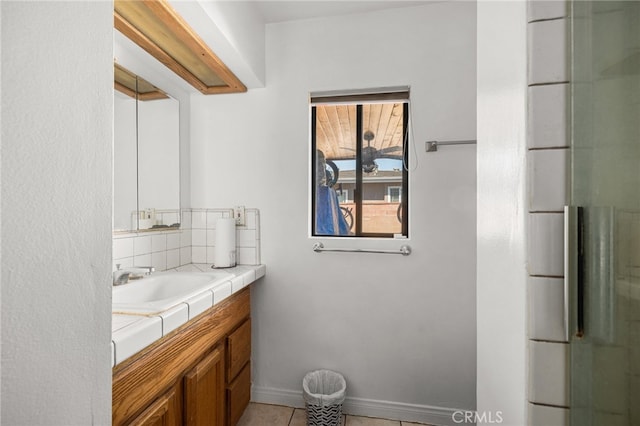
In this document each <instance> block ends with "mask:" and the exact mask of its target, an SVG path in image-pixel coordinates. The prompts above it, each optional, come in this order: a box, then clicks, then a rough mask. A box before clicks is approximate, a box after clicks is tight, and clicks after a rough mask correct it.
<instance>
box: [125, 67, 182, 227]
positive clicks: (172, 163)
mask: <svg viewBox="0 0 640 426" xmlns="http://www.w3.org/2000/svg"><path fill="white" fill-rule="evenodd" d="M114 78H115V81H114V88H115V90H114V143H113V144H114V158H113V168H114V170H113V188H114V189H113V192H114V194H113V199H114V202H113V230H114V232H122V231H147V230H166V229H167V228H171V227H178V226H179V223H180V142H179V141H180V133H179V114H180V103H179V102H178V100H177V99H174V98H172V97H170V96H169V95H167V94H166V93H165V92H163V91H162V90H160V89H158V88H157V87H155V86H153V85H152V84H151V83H149V82H147V81H145V80H144V79H142V78H140V77H139V76H136V75H135V74H133V73H131V72H129V71H128V70H126V69H124V68H122V67H121V66H119V65H117V64H116V65H115V69H114Z"/></svg>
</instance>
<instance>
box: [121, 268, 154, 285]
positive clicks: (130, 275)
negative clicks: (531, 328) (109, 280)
mask: <svg viewBox="0 0 640 426" xmlns="http://www.w3.org/2000/svg"><path fill="white" fill-rule="evenodd" d="M155 270H156V268H154V267H153V266H128V267H126V268H122V269H120V264H119V263H116V270H115V271H113V285H114V286H115V285H122V284H126V283H128V282H129V280H136V279H139V278H143V277H144V276H145V275H151V274H152V273H153V272H155Z"/></svg>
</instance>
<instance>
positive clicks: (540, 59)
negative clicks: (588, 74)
mask: <svg viewBox="0 0 640 426" xmlns="http://www.w3.org/2000/svg"><path fill="white" fill-rule="evenodd" d="M528 31H529V48H528V51H529V61H528V62H529V73H528V74H529V80H528V81H529V84H546V83H561V82H566V81H569V67H568V56H567V52H568V49H567V20H566V19H556V20H552V21H540V22H532V23H530V24H529V25H528Z"/></svg>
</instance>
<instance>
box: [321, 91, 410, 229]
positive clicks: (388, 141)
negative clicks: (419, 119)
mask: <svg viewBox="0 0 640 426" xmlns="http://www.w3.org/2000/svg"><path fill="white" fill-rule="evenodd" d="M408 100H409V91H408V88H400V89H381V90H373V91H362V92H351V93H344V94H340V93H339V94H336V93H335V92H326V93H322V94H312V95H311V157H312V158H311V161H312V162H311V164H312V179H311V180H312V182H311V186H312V188H311V193H312V208H311V216H312V218H311V227H312V235H313V236H345V237H375V238H393V237H395V236H396V235H403V236H408V229H409V227H408V208H407V207H408V199H407V198H408V197H407V196H406V194H408V180H409V179H408V170H407V167H406V165H407V164H408V161H409V159H408V150H407V149H406V147H407V133H408V120H409V103H408Z"/></svg>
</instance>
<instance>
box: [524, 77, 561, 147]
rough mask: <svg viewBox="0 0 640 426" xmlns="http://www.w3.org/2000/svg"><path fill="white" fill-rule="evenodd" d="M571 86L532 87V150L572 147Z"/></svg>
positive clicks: (529, 133) (529, 129) (529, 136)
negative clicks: (570, 139) (569, 117)
mask: <svg viewBox="0 0 640 426" xmlns="http://www.w3.org/2000/svg"><path fill="white" fill-rule="evenodd" d="M568 99H569V84H567V83H562V84H549V85H544V86H531V87H529V100H528V102H529V105H528V110H527V114H528V123H527V145H528V147H529V148H557V147H567V146H569V138H568V134H569V132H568V127H569V126H568V121H567V117H568V114H569V112H568Z"/></svg>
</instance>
